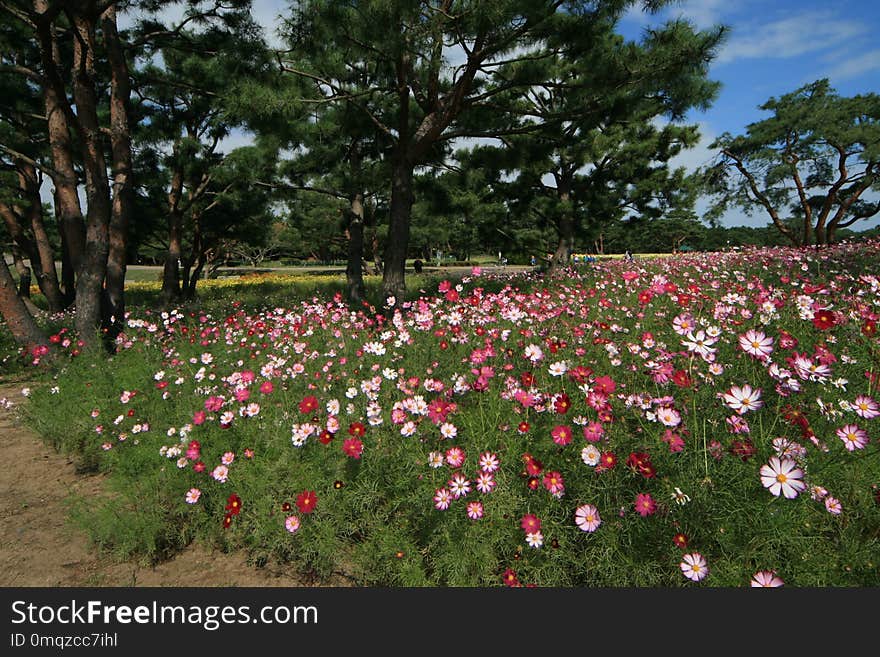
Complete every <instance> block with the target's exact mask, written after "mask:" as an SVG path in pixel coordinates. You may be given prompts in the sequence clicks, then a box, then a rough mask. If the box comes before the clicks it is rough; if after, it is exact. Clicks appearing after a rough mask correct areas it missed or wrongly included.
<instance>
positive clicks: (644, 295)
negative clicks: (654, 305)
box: [639, 290, 654, 306]
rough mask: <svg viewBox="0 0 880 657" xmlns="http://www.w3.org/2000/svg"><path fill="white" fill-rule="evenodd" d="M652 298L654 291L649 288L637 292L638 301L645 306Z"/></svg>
mask: <svg viewBox="0 0 880 657" xmlns="http://www.w3.org/2000/svg"><path fill="white" fill-rule="evenodd" d="M653 298H654V293H653V292H651V290H642V291H641V292H639V303H640V304H642V305H643V306H646V305H648V304H649V303H651V299H653Z"/></svg>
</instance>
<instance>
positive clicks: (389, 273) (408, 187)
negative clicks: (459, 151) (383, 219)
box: [382, 157, 413, 303]
mask: <svg viewBox="0 0 880 657" xmlns="http://www.w3.org/2000/svg"><path fill="white" fill-rule="evenodd" d="M412 204H413V165H412V164H411V163H410V162H408V161H407V160H406V159H405V158H403V157H401V158H399V159H398V160H397V161H396V162H395V163H394V167H393V169H392V172H391V212H390V215H391V216H390V224H389V226H388V243H387V244H386V245H385V263H384V264H385V270H384V272H383V274H382V296H383V302H387V300H388V298H389V297H393V298H394V299H395V301H396V303H401V302H402V301H403V299H404V295H405V294H406V278H405V273H404V271H405V268H406V255H407V251H408V249H409V228H410V217H411V215H412Z"/></svg>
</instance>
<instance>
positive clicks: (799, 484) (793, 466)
mask: <svg viewBox="0 0 880 657" xmlns="http://www.w3.org/2000/svg"><path fill="white" fill-rule="evenodd" d="M803 477H804V471H803V470H801V469H800V468H799V467H798V465H797V463H796V462H795V461H794V459H790V458H783V459H780V458H778V457H776V456H771V457H770V461H769V462H768V463H767V465H762V466H761V483H762V484H764V488H769V489H770V492H771V493H773V494H774V495H775V496H776V497H779V496H780V495H785V497H787V498H788V499H793V498H795V497H797V496H798V493H800V492H802V491H803V490H804V489H805V488H806V484H804V482H803Z"/></svg>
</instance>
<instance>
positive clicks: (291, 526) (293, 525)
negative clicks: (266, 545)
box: [284, 516, 300, 534]
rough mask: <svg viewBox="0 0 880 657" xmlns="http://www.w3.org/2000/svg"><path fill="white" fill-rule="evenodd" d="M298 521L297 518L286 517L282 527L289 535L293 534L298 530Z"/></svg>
mask: <svg viewBox="0 0 880 657" xmlns="http://www.w3.org/2000/svg"><path fill="white" fill-rule="evenodd" d="M299 526H300V521H299V517H298V516H287V519H286V520H285V521H284V527H285V529H287V531H289V532H290V533H291V534H295V533H296V532H297V530H298V529H299Z"/></svg>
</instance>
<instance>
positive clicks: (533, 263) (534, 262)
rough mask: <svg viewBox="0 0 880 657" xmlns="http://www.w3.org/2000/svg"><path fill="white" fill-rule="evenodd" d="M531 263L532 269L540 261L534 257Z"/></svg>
mask: <svg viewBox="0 0 880 657" xmlns="http://www.w3.org/2000/svg"><path fill="white" fill-rule="evenodd" d="M529 262H531V263H532V267H534V266H535V265H537V264H538V260H537V258H535V256H532V259H531V260H530V261H529Z"/></svg>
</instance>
